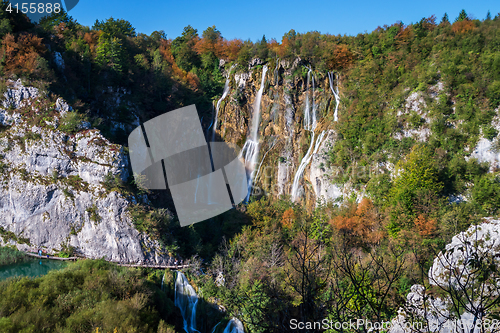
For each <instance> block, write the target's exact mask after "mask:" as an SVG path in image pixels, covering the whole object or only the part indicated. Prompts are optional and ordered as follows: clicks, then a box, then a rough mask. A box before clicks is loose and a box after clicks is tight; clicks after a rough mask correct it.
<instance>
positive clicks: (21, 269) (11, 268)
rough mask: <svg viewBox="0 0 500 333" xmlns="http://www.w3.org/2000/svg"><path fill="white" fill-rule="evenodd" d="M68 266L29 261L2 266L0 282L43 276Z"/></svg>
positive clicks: (48, 261) (49, 262) (38, 260)
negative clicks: (11, 278)
mask: <svg viewBox="0 0 500 333" xmlns="http://www.w3.org/2000/svg"><path fill="white" fill-rule="evenodd" d="M67 265H68V263H67V262H64V261H58V260H48V259H35V258H34V259H29V260H28V261H25V262H22V263H17V264H11V265H3V266H0V280H5V279H7V278H10V277H13V276H29V277H37V276H42V275H45V274H47V273H48V272H49V271H51V270H54V269H62V268H64V267H66V266H67Z"/></svg>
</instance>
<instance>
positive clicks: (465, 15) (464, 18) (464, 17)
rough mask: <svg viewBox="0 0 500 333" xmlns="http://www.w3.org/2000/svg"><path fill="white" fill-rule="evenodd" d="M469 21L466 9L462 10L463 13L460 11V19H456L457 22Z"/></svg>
mask: <svg viewBox="0 0 500 333" xmlns="http://www.w3.org/2000/svg"><path fill="white" fill-rule="evenodd" d="M468 20H469V16H468V15H467V13H466V12H465V9H462V11H460V14H458V17H457V18H456V20H455V22H459V21H468Z"/></svg>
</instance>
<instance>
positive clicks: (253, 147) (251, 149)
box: [239, 65, 267, 201]
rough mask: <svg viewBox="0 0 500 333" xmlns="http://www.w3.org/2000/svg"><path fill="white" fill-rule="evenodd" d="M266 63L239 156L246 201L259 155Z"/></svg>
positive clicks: (250, 190)
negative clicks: (246, 192) (244, 174)
mask: <svg viewBox="0 0 500 333" xmlns="http://www.w3.org/2000/svg"><path fill="white" fill-rule="evenodd" d="M266 73H267V65H264V67H263V70H262V80H261V83H260V88H259V91H258V92H257V96H256V98H255V101H254V104H253V115H252V124H251V128H250V135H249V136H248V138H247V141H246V142H245V145H244V146H243V149H242V150H241V152H240V156H239V157H240V158H241V157H243V158H244V160H245V169H246V173H247V187H248V194H247V197H246V201H248V199H249V198H250V194H251V192H252V186H253V177H254V174H255V166H256V164H257V158H258V156H259V125H260V104H261V99H262V94H263V93H264V84H265V81H266Z"/></svg>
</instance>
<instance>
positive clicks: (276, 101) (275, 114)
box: [270, 58, 280, 121]
mask: <svg viewBox="0 0 500 333" xmlns="http://www.w3.org/2000/svg"><path fill="white" fill-rule="evenodd" d="M279 68H280V62H279V58H278V59H276V68H275V69H274V87H275V93H274V96H273V108H272V110H271V115H270V118H271V119H272V120H273V121H276V119H277V117H278V113H279V98H280V95H279V92H278V89H277V87H278V83H279Z"/></svg>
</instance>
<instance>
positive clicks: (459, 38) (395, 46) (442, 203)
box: [0, 1, 500, 332]
mask: <svg viewBox="0 0 500 333" xmlns="http://www.w3.org/2000/svg"><path fill="white" fill-rule="evenodd" d="M6 4H7V2H6V1H3V3H2V8H0V9H1V10H0V38H1V40H2V43H1V45H2V46H1V48H0V55H1V61H0V73H1V75H2V81H0V85H1V88H2V89H3V90H5V89H7V86H8V84H9V83H8V81H7V79H14V80H15V79H21V80H22V81H25V82H29V84H30V85H35V86H37V87H39V88H40V89H42V90H44V91H46V92H47V98H48V99H49V100H50V101H54V100H55V99H56V98H57V97H58V96H62V97H64V98H65V99H66V100H68V101H69V103H70V104H71V105H72V106H73V108H74V110H75V112H73V113H70V115H69V116H68V118H67V119H65V121H64V122H63V126H62V128H61V130H63V131H66V132H68V133H70V134H74V132H76V131H78V127H77V126H75V122H76V121H80V120H81V119H86V120H88V121H90V122H91V123H92V126H94V127H96V128H99V129H100V130H101V131H102V132H103V133H104V134H105V135H106V137H108V138H109V139H111V140H112V141H113V142H114V143H117V144H125V143H126V140H127V135H128V133H126V132H125V131H113V132H112V131H110V130H109V128H110V123H111V122H112V121H114V120H117V119H118V120H120V121H122V122H130V123H132V121H133V120H134V119H131V112H130V109H131V108H132V106H131V105H133V107H134V110H135V112H136V114H137V115H138V117H139V118H140V120H141V121H145V120H148V119H151V118H153V117H155V116H157V115H159V114H162V113H164V112H165V110H173V109H176V108H178V107H181V106H185V105H190V104H196V105H197V107H198V111H199V113H200V116H201V118H202V119H203V118H205V119H210V117H211V116H212V113H211V112H212V104H213V102H214V101H215V100H217V99H218V97H220V95H221V92H222V89H223V87H224V81H225V78H224V76H223V73H224V72H225V70H227V69H228V68H229V67H228V66H230V65H233V64H237V66H238V67H237V69H236V70H237V71H240V72H242V71H248V70H249V66H248V64H249V62H251V61H252V60H253V59H255V58H259V59H260V60H262V61H263V62H269V63H272V62H274V63H276V61H277V59H280V60H285V61H289V62H293V61H295V60H296V59H300V61H301V64H303V65H304V66H302V67H300V66H299V67H297V68H298V69H297V70H296V72H295V73H293V76H295V77H302V78H304V77H306V75H307V69H306V68H305V66H308V67H311V69H312V71H313V72H314V73H316V74H317V75H318V77H319V76H323V77H324V76H325V75H326V73H327V72H335V73H336V74H338V77H339V82H340V85H341V95H342V104H341V105H342V106H341V108H342V109H341V113H340V116H339V121H338V122H335V123H334V122H331V123H330V124H328V126H330V127H331V128H333V129H334V130H335V132H336V134H337V137H338V140H335V142H334V144H333V145H332V147H331V151H330V154H329V155H330V157H329V161H328V163H329V166H331V167H336V168H338V169H340V170H343V171H344V172H342V173H339V174H338V175H335V177H334V178H335V179H334V180H335V182H336V183H346V182H348V181H349V182H351V183H352V184H353V186H354V188H355V189H357V190H359V189H361V188H363V189H365V190H366V191H365V193H364V194H365V197H364V198H362V199H361V200H356V199H357V198H356V197H352V198H345V200H344V202H343V203H342V204H341V205H339V206H334V205H332V204H327V205H319V206H318V207H317V209H315V210H313V211H308V210H307V209H305V208H304V207H302V206H301V205H300V204H296V203H292V202H291V201H290V200H289V199H288V198H279V199H278V198H266V197H263V198H259V199H258V200H257V199H255V200H252V201H251V202H250V203H249V204H248V205H247V206H246V207H245V209H241V210H232V211H230V212H227V213H225V214H223V215H221V216H219V217H217V218H216V219H214V220H212V221H211V222H210V224H207V223H199V224H197V225H195V226H192V227H189V228H180V227H179V224H178V221H175V217H172V216H170V215H169V214H167V212H166V211H165V210H163V209H162V208H160V207H159V205H157V202H156V201H155V200H153V202H152V203H151V206H148V207H145V206H144V205H142V206H141V205H139V204H138V205H135V206H133V207H132V208H131V209H130V213H131V215H132V216H133V218H134V223H135V226H136V228H137V229H138V230H139V231H144V232H147V233H148V234H150V235H153V236H154V237H155V238H157V239H159V240H160V241H161V242H162V244H163V245H164V247H165V248H166V249H167V250H168V251H171V252H172V253H175V254H180V255H181V256H183V257H185V258H187V257H190V256H193V255H199V256H201V257H202V258H204V259H207V261H206V267H207V272H208V273H209V274H206V275H202V276H199V275H196V274H195V273H196V272H192V273H193V274H192V278H193V280H194V281H195V282H196V283H197V284H198V285H199V288H200V290H203V294H204V297H205V298H206V299H210V300H217V301H218V302H220V303H221V304H224V306H225V307H226V309H227V311H228V313H229V314H231V315H234V316H238V317H239V318H240V319H241V320H242V321H243V322H244V323H245V325H246V327H247V328H248V330H249V331H250V332H283V331H287V330H288V329H289V327H288V326H286V325H285V323H288V321H289V319H290V318H300V319H301V320H316V319H318V320H320V319H322V318H329V319H331V320H337V321H347V320H349V319H356V318H361V317H363V318H370V319H372V320H377V321H385V320H391V319H393V318H394V317H395V316H396V315H397V311H398V309H399V308H400V307H401V306H402V304H404V302H405V298H406V295H407V294H408V292H409V291H410V287H411V286H412V285H414V284H416V283H419V284H422V285H424V286H426V287H428V288H429V289H430V290H431V293H432V294H433V295H442V294H447V295H451V296H450V297H452V298H453V297H455V298H456V299H458V300H460V299H463V298H464V297H466V296H467V293H466V290H458V291H457V290H454V291H449V290H438V289H439V288H437V287H436V286H430V284H431V283H430V281H429V279H428V278H427V272H428V271H429V268H430V267H431V265H432V263H433V260H434V258H435V256H436V255H437V253H439V251H441V250H442V249H443V248H444V245H445V244H446V243H448V242H450V240H451V239H452V237H453V236H454V235H456V234H457V233H459V232H463V231H465V230H467V228H468V227H469V226H471V225H473V224H476V223H478V222H479V221H480V220H481V218H483V217H492V216H493V217H495V216H498V214H499V213H500V177H499V170H497V169H495V170H490V167H489V165H487V164H485V163H480V162H478V160H477V159H474V158H469V155H470V150H471V149H472V148H473V147H475V145H476V143H477V142H478V140H479V139H480V138H486V139H488V140H490V141H491V140H494V142H495V144H496V145H497V147H496V148H495V149H497V150H498V149H500V147H499V146H498V142H499V141H498V134H499V133H498V131H497V129H495V127H494V126H492V120H493V119H494V118H495V117H498V113H499V112H498V107H499V105H500V13H499V14H496V15H495V16H494V17H493V15H491V14H490V13H488V14H487V16H486V18H485V19H484V20H478V19H472V18H470V17H469V16H468V15H467V13H466V12H465V10H463V11H462V12H461V13H460V15H459V16H458V17H457V18H455V19H450V18H449V17H448V15H447V14H444V16H443V18H442V19H441V20H438V19H437V18H436V17H435V16H434V15H433V16H430V17H428V18H422V19H421V20H420V21H418V22H416V23H412V24H408V25H406V24H404V23H403V22H396V23H394V24H392V25H390V26H383V27H378V28H377V29H375V30H374V31H372V32H370V33H362V34H358V35H357V36H340V35H337V36H335V35H328V34H321V33H320V32H317V31H312V32H307V33H298V32H296V31H294V30H290V31H289V32H287V33H286V34H284V36H283V37H282V39H281V40H280V41H277V40H274V39H270V40H268V39H267V38H266V37H265V36H263V37H262V39H261V40H260V41H257V42H252V41H250V40H241V39H232V40H227V39H225V38H224V37H223V33H222V32H221V31H219V30H218V29H217V28H216V27H215V26H211V27H208V28H207V29H206V30H204V31H203V32H199V31H197V30H196V29H194V28H193V27H192V26H187V27H185V28H184V30H183V32H182V34H181V36H178V37H175V38H170V37H169V36H168V35H167V33H166V32H164V31H155V32H153V33H152V34H151V35H145V34H142V33H140V32H136V31H135V29H134V27H132V25H131V24H130V23H129V22H127V21H125V20H121V19H114V18H109V19H107V20H105V21H96V22H95V24H94V25H93V26H92V27H85V26H82V25H80V24H79V23H78V22H76V21H75V20H74V19H73V18H72V17H71V16H69V15H68V14H67V13H64V12H63V13H59V14H53V15H51V16H48V17H46V18H44V19H42V20H41V21H40V22H39V23H37V24H34V23H31V22H29V20H28V19H27V18H26V17H25V16H23V15H21V14H14V13H12V14H6V12H5V6H6ZM55 53H57V54H59V57H60V58H61V59H63V61H62V62H61V61H58V60H57V59H59V58H58V57H54V54H55ZM110 87H119V88H120V89H124V91H130V92H132V93H130V94H126V95H125V97H124V98H123V100H122V103H121V104H119V105H112V106H110V105H109V104H108V103H107V100H106V96H107V95H106V94H107V92H108V91H109V90H110V89H109V88H110ZM436 87H440V88H439V89H437V88H436ZM430 90H432V91H433V92H435V98H428V99H425V103H426V105H427V107H428V110H429V112H428V120H425V119H424V120H422V119H423V118H422V115H420V114H417V113H416V112H413V113H410V114H405V115H398V114H397V111H398V109H399V108H400V107H401V106H402V105H403V104H404V103H405V102H406V100H407V98H408V96H409V95H411V94H413V93H419V92H426V91H430ZM398 117H399V118H398ZM398 119H399V120H398ZM400 119H402V120H400ZM425 121H428V122H429V126H430V135H429V138H428V139H427V140H423V141H417V140H415V139H414V138H412V137H403V138H401V139H398V138H395V137H394V133H395V132H397V131H398V130H399V129H400V127H401V126H406V127H405V128H410V129H414V130H418V129H419V128H421V126H422V124H423V122H425ZM207 124H208V123H207ZM467 149H468V150H467ZM387 164H391V165H394V170H395V171H394V172H393V173H392V174H389V173H372V172H367V171H366V170H367V169H369V168H370V167H371V166H379V165H387ZM104 185H105V186H106V188H107V189H108V190H109V191H119V192H121V193H122V194H124V195H127V194H130V193H131V192H135V193H137V192H140V191H141V188H139V187H138V186H137V184H133V183H132V182H130V183H127V184H124V183H122V182H120V181H119V180H117V179H116V178H113V177H110V178H109V179H106V181H105V184H104ZM141 194H144V193H142V192H141ZM462 194H464V195H466V196H467V200H464V201H461V202H458V203H455V202H453V200H450V198H452V197H453V196H458V195H462ZM160 199H161V198H160ZM2 230H3V229H2ZM490 259H491V258H490ZM192 260H193V262H197V263H199V259H197V258H194V259H192ZM207 262H208V263H207ZM482 263H483V262H481V265H483V264H482ZM473 264H474V265H476V266H474V267H476V268H477V267H479V268H477V270H475V271H474V272H475V273H477V274H476V275H475V277H477V279H476V280H475V281H479V282H478V283H487V281H490V282H491V281H494V279H495V278H496V274H497V273H498V272H497V268H495V267H493V266H487V265H486V264H484V265H483V266H481V265H480V264H478V263H477V262H476V263H473ZM477 265H479V266H477ZM92 266H95V267H92ZM486 266H487V267H486ZM485 267H486V268H485ZM492 267H493V268H492ZM85 269H94V270H93V271H92V272H94V273H92V274H94V275H95V274H97V275H99V276H102V277H103V279H104V280H105V281H106V283H105V284H104V286H101V285H100V284H99V283H97V282H96V283H94V282H93V281H90V278H86V277H85V276H81V275H82V274H83V273H82V272H81V271H82V270H85ZM220 274H222V275H223V276H224V277H225V283H224V284H222V285H221V284H216V283H215V282H214V277H217V276H219V275H220ZM83 275H85V274H83ZM94 275H92V276H94ZM116 275H118V281H123V282H124V283H125V282H126V281H129V280H130V281H132V282H133V284H132V287H129V288H125V287H122V286H119V285H117V284H116V283H115V282H113V281H112V280H113V279H114V278H115V277H116ZM139 275H140V274H139V273H130V272H128V273H126V272H124V271H121V270H115V269H114V268H111V267H110V266H107V265H106V264H105V263H101V262H98V263H94V264H82V265H80V266H75V267H74V268H73V269H72V270H68V271H65V272H64V273H60V274H53V275H50V276H49V277H48V278H46V281H48V282H44V280H34V281H26V280H21V281H17V282H15V283H12V284H10V285H9V286H8V288H11V289H7V290H15V291H16V292H19V293H20V295H21V294H22V295H26V297H35V296H30V295H42V296H44V297H46V298H47V299H48V301H50V302H56V303H57V304H63V305H64V307H69V308H71V309H77V308H79V306H80V305H78V304H77V302H76V301H75V299H76V298H75V297H73V296H72V297H69V296H68V297H67V299H59V298H57V296H55V295H53V293H52V291H51V290H50V288H49V286H46V284H47V283H49V282H51V281H53V280H54V281H55V282H54V283H60V281H59V280H58V279H59V278H60V277H65V278H67V279H78V280H79V281H81V282H82V283H84V284H85V285H89V286H90V287H91V288H90V289H89V291H88V293H89V295H90V294H92V295H93V293H94V292H97V291H99V290H104V291H105V292H106V293H105V294H103V295H99V297H103V298H105V299H104V301H105V302H107V304H109V306H112V308H121V309H125V310H123V311H124V313H125V314H124V316H125V318H128V320H130V322H131V323H132V322H133V325H135V327H147V329H151V328H152V327H154V329H155V330H156V327H158V326H159V325H160V324H159V322H160V317H162V318H163V319H167V318H168V316H170V315H171V314H172V312H173V310H172V309H170V308H171V306H172V305H171V304H170V303H169V302H168V301H166V300H165V299H163V298H162V297H163V296H159V295H157V294H156V293H158V290H156V289H155V288H153V290H154V293H155V294H151V293H149V294H148V293H147V292H146V291H145V290H146V289H147V288H145V287H144V285H143V283H142V282H138V280H139ZM156 280H158V277H156ZM485 281H486V282H485ZM73 287H74V286H68V288H67V291H68V293H77V294H78V293H79V292H81V291H75V290H74V289H73ZM37 288H38V289H37ZM130 288H131V289H130ZM128 289H130V290H128ZM127 292H129V293H130V292H131V293H132V294H133V296H132V297H131V298H130V299H127V298H126V297H122V296H123V294H124V293H127ZM3 293H4V294H6V292H5V291H4V292H3ZM116 293H118V294H119V296H120V297H116V298H114V299H113V296H112V295H114V294H116ZM453 293H454V294H453ZM108 294H109V295H108ZM143 294H144V295H143ZM89 295H83V296H82V297H83V298H82V299H84V300H86V301H88V302H90V301H93V300H92V298H91V297H90V296H89ZM96 297H97V296H96ZM108 298H109V299H108ZM496 299H498V298H496ZM134 302H135V303H134ZM495 302H496V301H495ZM137 303H140V304H139V305H141V306H139V305H138V304H137ZM155 303H157V305H156V306H162V307H165V308H169V310H168V311H169V314H168V316H165V315H158V314H157V312H154V311H153V312H151V313H148V311H146V307H147V306H151V307H153V306H154V304H155ZM158 304H160V305H158ZM460 304H461V303H460ZM63 305H61V306H63ZM32 306H33V304H28V302H27V301H22V300H16V299H9V300H7V299H3V300H2V301H0V314H2V313H7V314H8V315H10V316H11V319H10V320H9V321H7V320H4V321H1V320H0V325H1V324H2V323H3V324H4V325H5V327H23V326H22V324H20V322H21V320H20V319H19V318H18V317H17V316H21V315H22V314H23V313H29V314H30V315H32V316H35V314H33V313H32V312H33V311H34V310H33V309H32ZM21 307H22V308H21ZM5 309H9V310H8V311H7V310H5ZM20 309H23V310H22V311H24V312H23V313H22V311H21V310H20ZM84 310H85V309H84V308H82V307H80V310H78V311H76V310H75V313H74V314H73V315H71V316H69V317H67V318H66V320H67V322H66V325H67V326H66V327H68V329H69V328H72V327H73V326H71V325H73V324H72V323H74V325H75V327H80V328H81V327H87V326H83V325H84V324H80V321H82V322H83V321H86V320H87V317H86V316H87V315H88V314H87V313H86V312H85V311H84ZM463 310H464V308H463V306H462V307H461V305H457V306H456V308H455V309H453V311H455V312H456V313H459V314H460V313H463ZM95 311H98V312H96V313H97V314H99V315H100V316H101V317H102V318H101V321H100V324H101V325H104V326H105V327H106V328H109V329H112V327H113V325H119V324H120V323H116V322H115V321H114V318H108V317H107V316H106V314H104V313H101V312H99V311H101V310H100V308H97V310H95ZM478 311H479V310H478ZM481 311H483V310H481ZM488 311H490V312H488V315H489V316H490V315H491V316H492V317H493V318H497V317H495V316H498V314H499V309H498V302H496V303H494V304H493V305H491V306H490V307H489V308H488ZM41 313H42V314H45V312H41ZM58 313H59V312H55V314H54V316H55V315H58ZM130 313H132V314H136V315H137V316H139V317H140V318H145V319H144V321H143V322H142V323H137V322H134V320H136V319H131V317H130V318H129V315H130ZM478 313H479V312H478ZM47 315H48V314H47ZM477 315H478V316H479V315H484V314H477ZM73 317H74V318H73ZM163 319H162V320H163ZM16 320H18V321H16ZM72 320H73V321H74V322H73V321H72ZM137 320H139V319H137ZM54 322H55V323H58V324H59V321H58V320H55V319H54ZM70 324H71V325H70ZM146 324H149V326H147V325H146ZM7 325H10V326H7ZM61 325H62V324H61ZM85 325H87V324H85ZM131 325H132V324H131ZM145 325H146V326H145ZM162 325H163V324H162ZM91 327H92V328H93V327H94V326H91ZM80 328H79V329H80ZM169 329H170V328H169ZM61 331H62V330H61ZM75 331H78V330H75ZM165 331H167V328H166V326H165ZM361 331H367V330H366V328H363V329H362V330H361Z"/></svg>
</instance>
